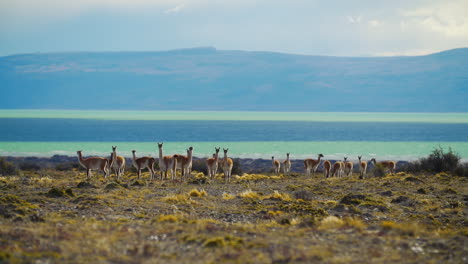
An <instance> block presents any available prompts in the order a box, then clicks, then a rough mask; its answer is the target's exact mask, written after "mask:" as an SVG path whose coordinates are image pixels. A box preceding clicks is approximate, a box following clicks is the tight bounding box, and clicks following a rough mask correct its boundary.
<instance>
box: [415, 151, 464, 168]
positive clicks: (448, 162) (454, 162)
mask: <svg viewBox="0 0 468 264" xmlns="http://www.w3.org/2000/svg"><path fill="white" fill-rule="evenodd" d="M419 162H420V163H421V169H422V170H424V171H428V172H434V173H439V172H443V171H445V172H452V171H454V170H455V169H456V168H457V167H458V166H459V165H460V164H459V163H460V156H459V155H458V154H457V153H455V152H453V151H452V149H451V148H449V150H448V152H444V150H443V149H442V147H438V148H436V149H434V150H433V151H432V153H431V154H430V155H429V156H428V157H427V158H422V159H420V160H419Z"/></svg>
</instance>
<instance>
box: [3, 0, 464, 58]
mask: <svg viewBox="0 0 468 264" xmlns="http://www.w3.org/2000/svg"><path fill="white" fill-rule="evenodd" d="M198 46H213V47H216V48H217V49H225V50H226V49H228V50H233V49H234V50H261V51H277V52H287V53H296V54H310V55H333V56H392V55H421V54H428V53H433V52H438V51H442V50H447V49H453V48H459V47H467V46H468V0H392V1H387V0H354V1H351V0H343V1H338V0H328V1H321V0H289V1H277V0H258V1H256V0H235V1H231V0H222V1H221V0H152V1H151V0H0V56H5V55H11V54H17V53H33V52H56V51H152V50H170V49H178V48H189V47H198Z"/></svg>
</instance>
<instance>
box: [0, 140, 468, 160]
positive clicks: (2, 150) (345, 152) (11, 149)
mask: <svg viewBox="0 0 468 264" xmlns="http://www.w3.org/2000/svg"><path fill="white" fill-rule="evenodd" d="M116 145H117V146H118V149H117V150H118V153H119V154H120V155H124V156H127V157H131V151H132V150H133V149H135V150H137V156H146V155H150V156H154V157H157V156H158V148H157V145H156V143H155V142H0V156H43V157H50V156H53V155H56V154H58V155H68V156H74V155H76V151H77V150H83V153H84V155H101V156H104V155H108V154H109V153H110V152H111V151H112V149H111V146H116ZM189 146H193V147H194V156H196V157H208V156H211V154H212V153H213V152H214V148H215V147H222V148H229V155H230V156H232V157H240V158H264V159H270V158H271V156H272V155H273V156H275V157H278V158H285V153H287V152H291V158H292V159H304V158H310V157H314V156H315V155H316V154H318V153H323V154H324V155H325V157H326V158H327V159H343V157H344V156H348V157H349V158H350V159H357V156H358V155H363V157H364V159H370V158H372V157H377V158H379V159H395V160H415V159H417V158H420V157H424V156H427V155H428V154H429V153H430V152H431V151H432V150H433V149H434V148H435V147H438V146H441V147H443V148H444V149H446V150H448V148H449V147H451V148H452V149H453V150H455V151H456V152H458V153H459V154H460V156H462V157H463V159H464V160H467V159H468V142H356V141H328V142H313V141H307V142H298V141H292V142H284V141H283V142H278V141H261V142H193V143H189V142H165V143H164V153H172V154H174V153H180V154H182V153H183V154H185V150H186V149H187V148H188V147H189Z"/></svg>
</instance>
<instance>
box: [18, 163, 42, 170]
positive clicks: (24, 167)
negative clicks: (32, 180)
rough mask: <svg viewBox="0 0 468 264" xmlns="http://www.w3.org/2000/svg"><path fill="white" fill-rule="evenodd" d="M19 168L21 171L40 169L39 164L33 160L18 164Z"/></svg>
mask: <svg viewBox="0 0 468 264" xmlns="http://www.w3.org/2000/svg"><path fill="white" fill-rule="evenodd" d="M19 169H20V170H23V171H38V170H40V169H41V166H39V165H37V164H36V163H33V162H24V163H21V164H20V165H19Z"/></svg>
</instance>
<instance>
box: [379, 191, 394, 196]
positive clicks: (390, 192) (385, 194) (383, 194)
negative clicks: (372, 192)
mask: <svg viewBox="0 0 468 264" xmlns="http://www.w3.org/2000/svg"><path fill="white" fill-rule="evenodd" d="M380 195H382V196H388V197H390V196H393V192H392V191H385V192H381V193H380Z"/></svg>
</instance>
